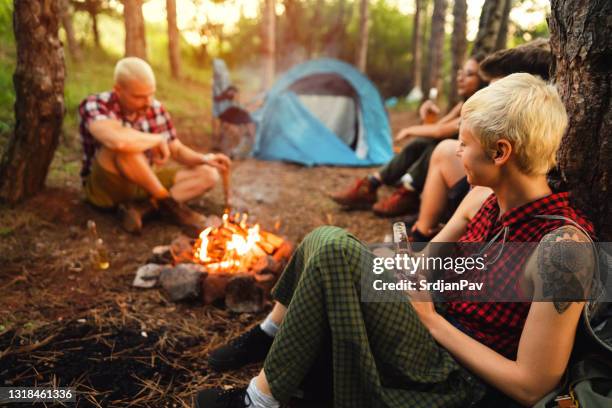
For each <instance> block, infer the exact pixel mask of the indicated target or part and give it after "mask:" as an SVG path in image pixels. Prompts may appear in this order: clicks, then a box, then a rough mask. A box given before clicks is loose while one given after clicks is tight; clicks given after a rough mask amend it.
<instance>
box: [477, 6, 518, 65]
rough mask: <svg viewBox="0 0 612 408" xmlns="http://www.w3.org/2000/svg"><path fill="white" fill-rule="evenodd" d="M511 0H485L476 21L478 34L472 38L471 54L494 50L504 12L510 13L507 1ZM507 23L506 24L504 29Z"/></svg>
mask: <svg viewBox="0 0 612 408" xmlns="http://www.w3.org/2000/svg"><path fill="white" fill-rule="evenodd" d="M509 1H511V0H485V2H484V5H483V6H482V11H481V12H480V20H479V22H478V34H476V39H475V40H474V47H473V48H472V55H475V54H477V53H484V54H490V53H491V52H493V51H495V46H496V44H497V42H498V38H499V37H500V29H501V27H502V21H503V20H504V15H505V14H504V13H506V12H507V13H510V8H509V7H507V6H506V5H507V3H508V2H509ZM507 29H508V25H507V24H506V30H507Z"/></svg>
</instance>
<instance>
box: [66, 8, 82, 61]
mask: <svg viewBox="0 0 612 408" xmlns="http://www.w3.org/2000/svg"><path fill="white" fill-rule="evenodd" d="M61 4H62V26H63V27H64V31H65V32H66V41H67V42H68V52H70V57H71V58H72V59H74V60H79V59H80V58H81V50H80V47H79V43H78V42H77V40H76V38H75V36H74V28H73V26H72V13H71V12H70V1H69V0H61Z"/></svg>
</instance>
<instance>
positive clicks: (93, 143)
mask: <svg viewBox="0 0 612 408" xmlns="http://www.w3.org/2000/svg"><path fill="white" fill-rule="evenodd" d="M79 118H80V121H79V133H80V134H81V142H82V143H83V165H82V167H81V177H82V178H83V179H84V178H85V177H87V175H88V174H89V172H90V169H91V163H92V161H93V159H94V157H95V155H96V150H98V148H99V147H100V146H101V144H100V142H98V141H97V140H96V139H95V138H94V137H93V135H92V134H91V133H90V132H89V125H90V124H91V123H92V122H94V121H96V120H101V119H115V120H119V121H121V122H122V123H123V126H127V127H131V128H133V129H136V130H140V131H141V132H146V133H157V134H164V135H165V136H166V139H167V140H168V141H170V140H173V139H175V138H176V130H175V129H174V125H173V124H172V119H171V118H170V114H169V113H168V112H167V111H166V109H165V108H164V107H163V105H162V104H161V102H159V101H158V100H154V101H153V103H152V105H151V107H149V109H147V111H146V112H145V114H144V115H141V116H139V117H138V118H137V119H135V120H132V121H129V120H127V119H126V118H125V117H123V113H122V112H121V106H120V105H119V99H118V98H117V94H116V93H115V92H102V93H99V94H93V95H89V96H88V97H87V98H85V99H84V100H83V101H82V102H81V104H80V105H79ZM145 154H147V156H150V151H148V150H147V151H146V152H145Z"/></svg>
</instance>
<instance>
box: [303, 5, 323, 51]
mask: <svg viewBox="0 0 612 408" xmlns="http://www.w3.org/2000/svg"><path fill="white" fill-rule="evenodd" d="M324 7H325V0H317V2H316V4H315V7H314V14H313V15H312V20H311V24H310V26H311V27H313V28H315V29H313V30H311V31H310V35H309V36H310V41H308V42H307V43H306V58H307V59H311V58H312V57H313V55H315V56H316V55H317V54H318V53H319V50H320V48H321V44H320V39H321V38H322V37H321V33H320V31H321V30H320V29H319V27H321V21H322V14H323V8H324Z"/></svg>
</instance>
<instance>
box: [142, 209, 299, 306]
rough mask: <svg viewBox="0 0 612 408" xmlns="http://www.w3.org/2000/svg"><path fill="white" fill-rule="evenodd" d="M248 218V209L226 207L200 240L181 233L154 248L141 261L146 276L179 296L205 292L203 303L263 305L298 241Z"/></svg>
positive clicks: (190, 296) (171, 294)
mask: <svg viewBox="0 0 612 408" xmlns="http://www.w3.org/2000/svg"><path fill="white" fill-rule="evenodd" d="M248 221H249V220H248V215H247V214H246V213H242V214H241V213H236V214H230V213H225V214H224V215H223V217H222V218H221V219H219V218H218V217H217V222H216V223H214V225H213V226H210V227H208V228H206V229H204V230H203V231H202V232H200V234H199V236H198V238H197V239H195V240H194V239H191V238H189V237H187V236H184V235H181V236H179V237H177V238H175V239H174V240H173V241H172V244H171V245H166V246H159V247H156V248H154V250H153V257H152V258H150V259H149V263H148V264H147V265H144V266H143V267H141V269H143V271H142V272H143V276H145V275H150V277H147V276H145V277H144V279H145V280H146V279H149V280H151V279H156V281H157V280H158V282H159V283H160V284H161V286H162V288H163V289H164V290H165V291H166V293H167V294H168V295H169V297H170V298H171V299H172V300H175V301H177V300H183V299H187V298H193V297H200V298H201V299H202V301H203V303H204V304H210V303H213V302H216V301H218V300H224V301H225V305H226V306H227V307H228V308H229V309H230V310H233V311H236V312H254V311H259V310H261V309H262V307H263V305H264V303H265V301H266V300H267V299H268V298H269V297H270V290H271V288H272V287H273V286H274V284H275V283H276V281H277V280H278V277H279V275H280V273H281V272H282V270H283V268H284V266H285V264H286V263H287V261H288V260H289V257H290V256H291V253H292V252H293V246H292V245H291V244H290V243H289V242H288V241H287V240H286V239H284V238H282V237H280V236H278V235H276V234H274V233H272V232H268V231H265V230H263V229H262V228H261V227H260V225H259V224H254V225H250V224H249V222H248ZM145 269H146V271H145ZM139 272H141V271H140V270H139ZM139 272H137V275H138V273H139ZM157 278H158V279H157ZM135 282H136V280H135ZM134 285H135V286H140V287H151V286H152V285H153V284H149V285H148V286H147V284H146V282H145V283H144V284H142V285H138V284H136V283H135V284H134Z"/></svg>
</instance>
